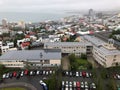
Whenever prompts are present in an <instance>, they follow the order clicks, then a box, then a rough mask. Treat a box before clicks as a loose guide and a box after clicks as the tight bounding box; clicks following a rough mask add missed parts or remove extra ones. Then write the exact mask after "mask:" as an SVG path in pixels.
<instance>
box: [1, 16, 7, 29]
mask: <svg viewBox="0 0 120 90" xmlns="http://www.w3.org/2000/svg"><path fill="white" fill-rule="evenodd" d="M2 26H3V28H5V27H7V19H6V18H4V19H2Z"/></svg>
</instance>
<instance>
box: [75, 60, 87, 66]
mask: <svg viewBox="0 0 120 90" xmlns="http://www.w3.org/2000/svg"><path fill="white" fill-rule="evenodd" d="M76 62H77V63H79V64H81V65H87V64H88V61H87V60H84V59H79V58H78V59H76Z"/></svg>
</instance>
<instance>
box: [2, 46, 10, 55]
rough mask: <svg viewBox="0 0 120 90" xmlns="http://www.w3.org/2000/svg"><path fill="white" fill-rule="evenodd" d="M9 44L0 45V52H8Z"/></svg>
mask: <svg viewBox="0 0 120 90" xmlns="http://www.w3.org/2000/svg"><path fill="white" fill-rule="evenodd" d="M8 50H9V46H1V52H2V54H4V53H5V52H8Z"/></svg>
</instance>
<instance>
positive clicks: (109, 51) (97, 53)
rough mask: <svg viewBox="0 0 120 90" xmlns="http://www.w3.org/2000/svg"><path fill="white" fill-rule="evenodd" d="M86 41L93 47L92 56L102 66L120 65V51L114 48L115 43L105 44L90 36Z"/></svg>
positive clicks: (85, 37) (86, 37)
mask: <svg viewBox="0 0 120 90" xmlns="http://www.w3.org/2000/svg"><path fill="white" fill-rule="evenodd" d="M84 39H85V40H86V41H88V42H91V44H92V45H93V49H92V56H93V57H94V59H95V60H96V61H97V62H98V63H99V64H100V65H102V66H104V67H111V66H116V65H120V51H119V50H117V49H116V48H115V47H114V46H113V43H111V42H108V43H105V42H104V41H102V40H100V39H98V38H97V37H94V36H89V35H85V36H84Z"/></svg>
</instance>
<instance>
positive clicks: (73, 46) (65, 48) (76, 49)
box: [44, 41, 91, 56]
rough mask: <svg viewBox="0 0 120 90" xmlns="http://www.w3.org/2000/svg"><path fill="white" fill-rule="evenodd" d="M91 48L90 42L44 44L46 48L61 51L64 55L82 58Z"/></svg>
mask: <svg viewBox="0 0 120 90" xmlns="http://www.w3.org/2000/svg"><path fill="white" fill-rule="evenodd" d="M90 47H91V44H90V43H89V42H85V41H81V42H46V43H44V48H49V49H61V52H62V53H65V54H72V53H74V54H75V55H78V56H80V55H81V53H85V54H86V52H87V50H88V48H90Z"/></svg>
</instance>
